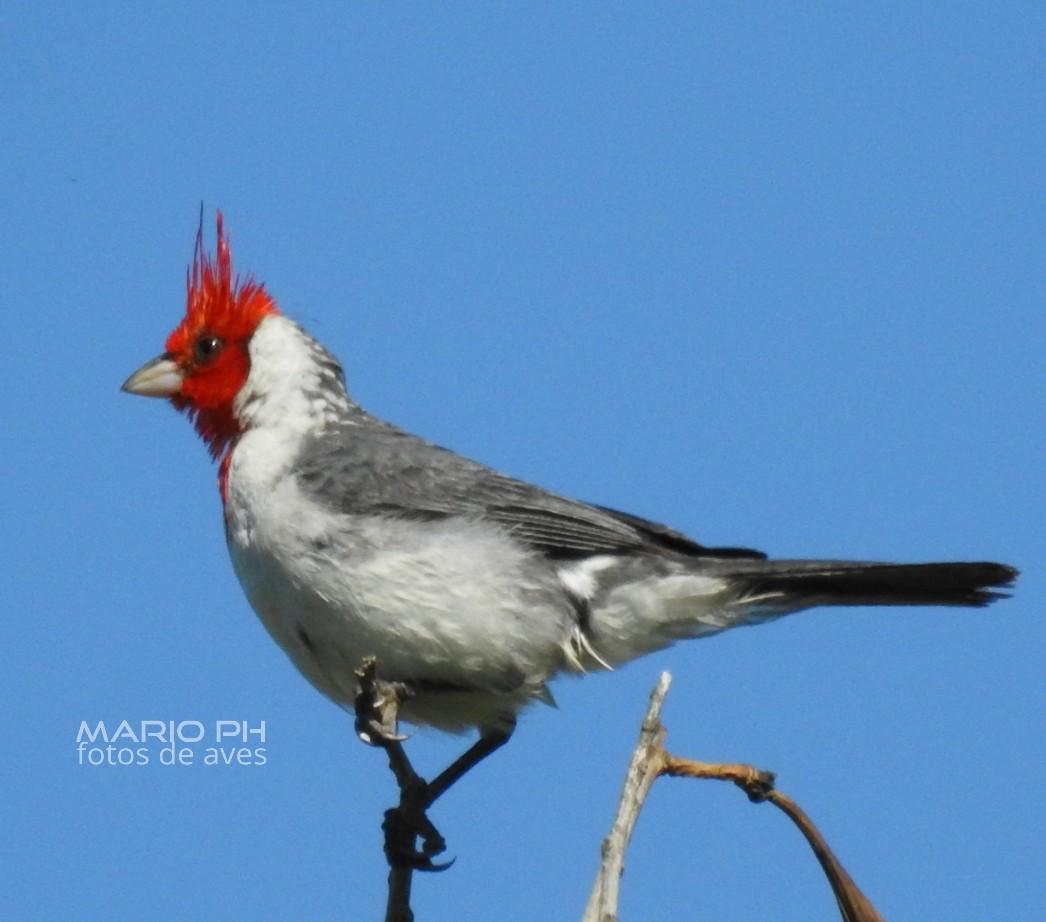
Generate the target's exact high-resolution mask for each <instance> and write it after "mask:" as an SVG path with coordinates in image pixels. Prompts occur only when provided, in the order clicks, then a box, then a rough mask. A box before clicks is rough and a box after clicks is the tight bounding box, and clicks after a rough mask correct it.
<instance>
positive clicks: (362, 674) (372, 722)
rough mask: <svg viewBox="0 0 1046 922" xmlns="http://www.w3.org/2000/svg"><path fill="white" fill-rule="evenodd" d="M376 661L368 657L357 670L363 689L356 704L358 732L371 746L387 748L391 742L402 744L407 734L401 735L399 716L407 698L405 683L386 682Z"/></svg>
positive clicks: (357, 697)
mask: <svg viewBox="0 0 1046 922" xmlns="http://www.w3.org/2000/svg"><path fill="white" fill-rule="evenodd" d="M376 672H377V660H376V659H375V658H374V657H373V656H370V657H367V659H365V660H364V661H363V665H362V666H361V667H360V668H359V669H358V670H357V671H356V677H357V678H358V679H359V681H360V692H359V694H358V695H357V696H356V701H355V703H354V706H355V712H356V735H357V736H358V737H359V738H360V739H361V740H363V742H365V743H366V744H367V745H369V746H381V747H386V748H387V747H388V745H389V744H390V743H402V742H403V741H404V740H405V739H406V738H407V737H406V736H403V735H401V734H400V733H399V732H398V731H399V727H398V722H397V718H398V715H399V706H400V703H401V702H402V701H404V700H405V699H406V698H407V695H408V691H407V688H406V686H405V685H403V684H401V683H399V682H385V681H383V680H381V679H379V678H378V677H377V674H376Z"/></svg>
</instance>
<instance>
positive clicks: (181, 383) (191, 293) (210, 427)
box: [123, 211, 279, 457]
mask: <svg viewBox="0 0 1046 922" xmlns="http://www.w3.org/2000/svg"><path fill="white" fill-rule="evenodd" d="M186 288H187V292H188V296H187V299H186V308H185V317H184V318H183V319H182V322H181V323H180V324H179V325H178V327H177V328H176V329H175V330H174V331H173V332H172V333H171V335H170V336H168V337H167V343H166V349H167V351H166V352H165V353H164V354H163V355H161V356H159V357H157V358H155V359H153V360H152V361H151V362H149V363H148V364H146V365H144V366H142V368H140V369H138V371H136V372H135V373H134V374H133V375H131V377H130V378H128V379H127V381H126V382H125V383H124V385H123V389H124V390H125V391H128V392H130V393H132V394H142V395H144V396H147V397H169V398H170V400H171V403H173V404H174V406H175V407H176V408H177V409H179V410H184V411H185V412H186V413H187V414H188V415H189V417H190V419H192V420H193V423H194V425H195V426H196V431H197V432H199V433H200V435H201V436H202V437H203V439H204V441H205V442H206V443H207V447H208V448H209V449H210V452H211V454H212V455H213V456H215V457H217V456H218V455H220V454H221V453H222V451H223V450H224V448H225V447H226V445H228V443H229V442H230V441H232V440H233V439H234V438H235V437H236V436H237V435H238V434H239V426H238V424H237V422H236V418H235V416H234V414H233V401H234V400H235V398H236V395H237V394H238V393H239V391H240V389H241V388H242V387H243V385H244V383H245V382H246V380H247V374H248V372H249V371H250V360H249V357H248V354H247V344H248V342H249V340H250V338H251V335H252V334H253V333H254V331H255V329H257V327H258V324H259V323H260V322H261V321H262V320H263V319H264V318H265V317H266V316H268V315H269V314H276V313H279V311H278V309H277V307H276V303H275V302H274V301H273V300H272V298H271V297H270V296H269V293H268V292H267V291H266V290H265V287H264V286H263V285H261V284H259V283H258V282H255V281H254V279H253V278H251V277H250V276H248V277H247V278H236V277H234V276H233V271H232V256H231V254H230V251H229V241H228V239H227V238H226V236H225V234H224V232H223V229H222V215H221V212H220V211H219V212H218V240H217V246H216V255H215V257H214V258H213V259H212V258H211V256H210V254H208V253H207V252H205V250H204V248H203V219H202V217H201V220H200V228H199V230H198V231H197V232H196V247H195V250H194V252H193V263H192V267H191V268H190V269H189V271H188V272H187V274H186Z"/></svg>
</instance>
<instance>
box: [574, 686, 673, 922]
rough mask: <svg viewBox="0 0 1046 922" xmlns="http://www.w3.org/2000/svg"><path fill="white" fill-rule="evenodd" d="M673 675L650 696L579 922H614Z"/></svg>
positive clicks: (656, 760)
mask: <svg viewBox="0 0 1046 922" xmlns="http://www.w3.org/2000/svg"><path fill="white" fill-rule="evenodd" d="M671 684H672V676H671V675H670V674H669V673H667V672H662V673H661V678H660V679H659V680H658V683H657V685H656V686H655V687H654V690H653V692H651V695H650V707H649V708H647V712H646V717H644V718H643V726H642V729H641V730H640V732H639V742H638V743H637V744H636V748H635V751H634V752H633V753H632V760H631V761H630V762H629V764H628V771H627V772H626V773H625V786H624V789H623V790H622V792H621V800H620V802H619V803H618V808H617V816H615V817H614V824H613V825H612V826H611V827H610V834H609V835H608V836H607V837H606V838H605V839H604V840H603V850H602V860H601V861H600V863H599V873H598V874H596V882H595V884H594V885H593V887H592V894H591V896H589V898H588V905H587V906H586V907H585V914H584V915H583V916H582V922H614V920H616V919H617V905H618V895H619V889H620V884H621V874H622V872H623V870H624V866H625V850H626V849H627V848H628V841H629V839H630V838H631V837H632V830H633V828H635V825H636V819H637V818H638V816H639V811H640V809H641V808H642V806H643V801H644V800H646V795H647V792H648V791H649V790H650V785H652V784H653V783H654V779H655V778H656V777H657V776H658V775H659V774H660V773H661V769H662V765H663V762H662V757H663V754H664V749H663V748H662V742H663V741H664V738H665V728H664V726H663V725H662V724H661V705H662V704H664V702H665V696H666V695H667V694H668V687H669V685H671Z"/></svg>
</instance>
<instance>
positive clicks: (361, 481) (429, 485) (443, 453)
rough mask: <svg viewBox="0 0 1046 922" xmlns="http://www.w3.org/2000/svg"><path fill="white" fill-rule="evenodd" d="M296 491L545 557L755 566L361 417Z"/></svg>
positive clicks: (324, 442)
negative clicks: (498, 534)
mask: <svg viewBox="0 0 1046 922" xmlns="http://www.w3.org/2000/svg"><path fill="white" fill-rule="evenodd" d="M296 469H297V471H298V479H299V482H300V484H301V487H302V489H303V490H305V491H306V492H307V493H310V494H312V495H313V496H315V497H316V498H317V499H318V500H320V501H321V502H323V503H324V504H325V505H328V506H331V507H333V508H337V509H339V510H341V511H342V512H347V513H352V514H366V513H384V514H387V515H393V516H396V517H398V518H413V519H429V520H431V519H437V518H445V517H452V516H481V517H483V518H485V519H488V520H491V521H494V522H497V523H498V524H499V525H502V526H504V527H505V528H506V529H508V530H510V531H511V532H512V534H513V536H514V537H516V538H517V539H518V540H521V541H525V542H527V543H528V544H530V545H532V546H533V547H535V548H536V549H538V550H540V551H541V552H542V553H543V554H545V555H546V556H548V557H552V558H578V557H587V556H590V555H593V554H608V553H609V554H615V553H618V554H620V553H628V552H637V551H638V552H644V551H645V552H648V553H664V552H666V551H670V552H675V553H678V554H682V555H685V556H691V557H698V556H700V557H726V558H751V559H762V558H764V557H765V556H766V555H765V554H762V553H760V552H759V551H753V550H749V549H747V548H706V547H703V546H702V545H700V544H697V543H696V542H694V541H692V540H690V539H689V538H687V537H686V536H685V535H683V534H681V533H680V532H677V531H674V530H673V529H671V528H668V527H667V526H665V525H659V524H657V523H656V522H648V521H646V520H645V519H641V518H637V517H636V516H632V515H628V514H626V513H622V512H616V511H614V510H613V509H607V508H604V507H602V506H593V505H589V504H587V503H582V502H578V501H577V500H572V499H568V498H566V497H564V496H559V495H557V494H555V493H550V492H548V491H547V490H543V489H541V488H540V487H537V486H534V485H533V484H529V483H525V482H524V481H522V480H516V479H515V478H512V477H508V476H506V475H504V474H499V473H497V472H496V471H493V470H491V469H490V468H487V467H484V466H483V465H481V464H477V463H476V462H474V461H470V460H468V459H467V458H463V457H461V456H460V455H457V454H454V453H453V452H450V451H447V450H446V449H444V448H440V447H439V446H437V445H433V444H432V443H431V442H426V441H424V440H423V439H419V438H417V437H416V436H412V435H410V434H409V433H406V432H403V431H402V430H400V429H396V428H395V427H393V426H390V425H388V424H386V423H382V422H381V421H379V420H377V419H375V418H373V417H369V418H367V419H365V420H362V421H361V422H359V423H356V424H352V425H344V426H338V427H336V428H332V429H329V430H327V431H326V432H325V433H324V434H323V436H322V437H320V438H317V439H315V440H313V441H311V442H309V443H308V444H306V446H305V447H304V449H303V452H302V455H301V457H300V458H299V459H298V463H297V465H296Z"/></svg>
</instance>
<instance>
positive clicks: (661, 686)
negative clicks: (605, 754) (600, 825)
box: [582, 672, 883, 922]
mask: <svg viewBox="0 0 1046 922" xmlns="http://www.w3.org/2000/svg"><path fill="white" fill-rule="evenodd" d="M670 682H671V676H670V675H669V674H668V673H667V672H664V673H662V674H661V678H660V679H659V680H658V683H657V685H656V686H655V688H654V691H653V693H652V694H651V696H650V707H649V709H648V710H647V713H646V717H645V718H644V719H643V727H642V730H641V731H640V734H639V742H638V744H637V745H636V748H635V751H634V752H633V753H632V760H631V761H630V762H629V766H628V771H627V773H626V775H625V785H624V789H623V791H622V792H621V800H620V802H619V804H618V811H617V816H616V817H615V819H614V824H613V826H611V828H610V834H609V835H608V836H607V837H606V839H604V840H603V851H602V860H601V862H600V866H599V872H598V873H597V874H596V882H595V884H594V886H593V888H592V894H591V896H590V897H589V900H588V905H587V906H586V907H585V914H584V915H583V916H582V922H617V919H618V914H617V910H618V900H619V896H620V880H621V873H622V871H623V869H624V860H625V850H626V849H627V847H628V841H629V838H630V837H631V835H632V830H633V828H634V827H635V823H636V819H637V817H638V816H639V811H640V809H642V806H643V802H644V801H645V800H646V796H647V793H648V792H649V791H650V787H651V785H652V784H653V782H654V779H655V778H657V777H658V776H660V775H668V776H670V777H675V778H711V779H714V780H718V781H732V782H733V783H734V784H736V785H737V786H738V787H739V788H741V789H742V790H743V791H744V792H745V793H746V794H747V795H748V798H749V800H751V801H753V802H754V803H761V802H763V801H769V802H770V803H772V804H774V806H776V807H778V808H779V809H780V810H783V811H784V813H785V814H786V815H787V816H788V817H789V818H790V819H791V820H792V822H793V823H795V825H796V826H798V827H799V830H800V831H801V832H802V834H803V835H804V836H805V838H806V840H807V842H808V843H809V844H810V847H811V848H812V849H813V852H814V854H815V855H816V856H817V860H818V861H819V862H820V864H821V868H822V869H823V871H824V873H825V876H826V877H827V878H828V881H829V883H830V884H831V887H832V892H833V893H834V894H835V898H836V902H837V903H838V905H839V913H840V915H841V916H842V918H843V922H883V919H882V916H881V915H879V913H878V912H877V911H876V909H875V907H874V906H873V905H872V903H871V901H870V900H869V899H868V898H867V897H866V896H865V895H864V894H863V893H862V892H861V890H860V888H859V887H858V886H857V884H855V883H854V881H853V878H851V877H850V875H849V874H848V873H847V872H846V869H845V868H844V867H843V866H842V864H841V863H840V861H839V859H838V858H836V857H835V855H834V854H833V853H832V850H831V849H830V848H829V847H828V843H827V842H826V841H825V839H824V837H823V836H822V835H821V834H820V832H819V831H818V830H817V827H816V826H815V825H814V824H813V823H812V822H811V821H810V818H809V817H808V816H807V815H806V814H805V813H804V812H803V811H802V810H801V809H800V808H799V806H798V804H796V803H795V801H793V800H792V799H791V798H789V797H787V796H786V795H784V794H782V793H781V792H780V791H778V790H777V789H776V788H774V775H773V774H772V773H771V772H767V771H762V770H761V769H758V768H755V767H754V766H752V765H744V764H738V763H720V762H697V761H694V760H693V759H684V758H680V757H679V756H674V755H672V754H671V753H669V752H667V751H666V750H665V748H664V740H665V734H666V730H665V727H664V725H663V724H662V723H661V706H662V704H663V703H664V700H665V695H666V694H667V693H668V686H669V684H670Z"/></svg>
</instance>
